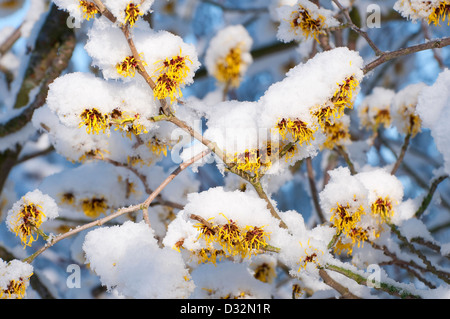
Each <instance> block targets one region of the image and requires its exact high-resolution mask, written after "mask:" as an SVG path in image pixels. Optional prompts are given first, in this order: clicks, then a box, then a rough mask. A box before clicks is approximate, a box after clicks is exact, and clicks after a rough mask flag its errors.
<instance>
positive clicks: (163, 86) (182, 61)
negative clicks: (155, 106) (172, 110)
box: [153, 50, 192, 103]
mask: <svg viewBox="0 0 450 319" xmlns="http://www.w3.org/2000/svg"><path fill="white" fill-rule="evenodd" d="M187 61H189V62H190V63H191V64H192V61H191V60H190V58H189V56H182V55H181V50H180V54H179V55H176V56H173V57H172V58H170V59H169V58H166V59H165V60H162V61H158V62H156V63H160V64H161V66H160V67H159V68H158V69H156V71H155V75H156V78H157V79H156V87H155V88H154V90H153V94H154V96H155V98H157V99H159V100H163V99H165V98H167V97H170V102H171V103H173V102H174V101H175V100H176V99H177V98H178V97H181V96H183V94H182V92H181V89H180V87H181V86H182V85H183V84H185V79H186V77H187V76H188V73H189V71H190V68H189V66H188V64H187Z"/></svg>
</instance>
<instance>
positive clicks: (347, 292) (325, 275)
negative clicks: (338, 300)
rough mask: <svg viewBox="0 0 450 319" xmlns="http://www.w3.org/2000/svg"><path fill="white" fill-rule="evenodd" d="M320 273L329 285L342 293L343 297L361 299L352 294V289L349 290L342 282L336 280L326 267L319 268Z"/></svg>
mask: <svg viewBox="0 0 450 319" xmlns="http://www.w3.org/2000/svg"><path fill="white" fill-rule="evenodd" d="M319 275H320V277H321V278H322V279H323V282H324V283H326V284H327V285H328V286H330V287H331V288H333V289H334V290H336V291H337V292H339V293H340V294H341V295H342V298H344V299H360V298H359V297H358V296H356V295H354V294H352V293H351V292H350V290H348V288H347V287H344V286H342V285H341V284H340V283H338V282H337V281H336V280H334V279H333V278H331V276H330V275H329V274H328V273H327V272H326V270H324V269H319Z"/></svg>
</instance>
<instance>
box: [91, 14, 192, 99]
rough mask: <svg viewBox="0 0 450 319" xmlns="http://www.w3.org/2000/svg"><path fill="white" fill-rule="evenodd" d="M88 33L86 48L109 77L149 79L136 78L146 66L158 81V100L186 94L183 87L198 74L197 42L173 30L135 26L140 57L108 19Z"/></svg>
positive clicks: (135, 39)
mask: <svg viewBox="0 0 450 319" xmlns="http://www.w3.org/2000/svg"><path fill="white" fill-rule="evenodd" d="M88 36H89V40H88V42H87V43H86V46H85V48H86V51H87V52H88V54H89V55H90V56H91V57H92V63H93V65H95V66H97V67H99V68H100V69H101V70H102V72H103V76H104V77H105V79H120V80H122V81H124V82H129V81H138V82H145V81H144V80H143V79H142V78H140V77H135V73H136V71H143V70H140V68H145V71H146V72H147V73H148V74H149V75H150V77H151V79H152V80H153V82H154V83H155V87H154V88H153V90H152V91H153V95H154V99H159V100H163V99H166V98H170V102H171V103H173V102H174V101H175V100H176V99H178V98H180V97H182V89H183V88H184V87H185V86H187V85H190V84H192V83H193V78H194V73H195V71H196V70H197V69H198V68H199V67H200V62H199V61H198V58H197V53H196V50H195V47H194V46H193V45H191V44H187V43H185V42H184V41H183V39H182V38H180V37H178V36H176V35H174V34H171V33H170V32H167V31H158V32H156V31H154V30H152V29H150V27H149V26H148V25H145V24H139V25H137V24H136V26H135V27H134V28H133V39H134V41H135V45H136V50H137V51H138V52H139V57H136V56H133V55H132V52H131V50H130V48H129V46H128V44H127V41H126V39H125V37H124V36H123V33H122V31H121V30H120V28H119V27H117V26H116V25H112V24H111V23H109V21H107V20H106V18H101V19H97V20H96V21H95V22H94V24H93V26H92V28H91V29H90V30H89V32H88Z"/></svg>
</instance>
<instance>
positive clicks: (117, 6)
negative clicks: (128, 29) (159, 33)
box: [53, 0, 154, 23]
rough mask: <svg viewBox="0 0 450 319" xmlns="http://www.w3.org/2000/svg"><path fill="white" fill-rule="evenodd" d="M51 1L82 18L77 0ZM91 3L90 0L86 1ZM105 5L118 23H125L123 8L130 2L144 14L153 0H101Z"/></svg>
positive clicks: (80, 19) (77, 18) (74, 15)
mask: <svg viewBox="0 0 450 319" xmlns="http://www.w3.org/2000/svg"><path fill="white" fill-rule="evenodd" d="M53 2H54V3H55V4H56V5H57V6H58V7H59V8H60V9H64V10H66V11H68V12H69V14H70V15H71V16H72V17H74V18H75V19H76V20H78V21H82V20H83V19H84V15H85V14H84V12H83V8H82V7H81V6H80V1H79V0H53ZM86 2H87V3H93V2H92V1H86ZM102 2H103V4H104V5H105V7H106V8H107V9H108V10H109V11H111V13H112V14H113V15H114V16H115V17H116V18H117V20H118V22H119V23H125V18H126V13H125V10H126V8H127V6H128V4H130V3H134V4H136V5H138V9H139V11H140V12H141V13H143V14H146V13H148V12H150V9H151V6H152V4H153V2H154V0H139V1H137V0H134V1H133V0H103V1H102Z"/></svg>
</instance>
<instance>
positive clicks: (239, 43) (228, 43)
mask: <svg viewBox="0 0 450 319" xmlns="http://www.w3.org/2000/svg"><path fill="white" fill-rule="evenodd" d="M252 44H253V39H252V38H251V37H250V35H249V33H248V31H247V30H246V29H245V27H244V26H242V25H232V26H228V27H225V28H223V29H222V30H220V31H219V32H218V33H217V34H216V35H215V36H214V37H213V38H212V39H211V42H210V43H209V46H208V49H207V50H206V54H205V66H206V69H207V70H208V73H209V74H211V75H212V76H214V77H215V78H216V79H217V80H218V81H219V83H222V84H224V85H231V86H232V87H235V88H236V87H238V86H239V84H240V82H241V80H242V77H243V76H244V74H245V72H246V71H247V69H248V67H249V65H250V64H251V63H252V62H253V59H252V56H251V54H250V49H251V46H252Z"/></svg>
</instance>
